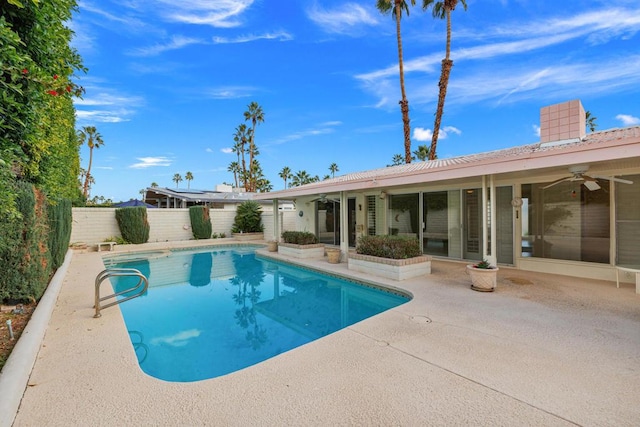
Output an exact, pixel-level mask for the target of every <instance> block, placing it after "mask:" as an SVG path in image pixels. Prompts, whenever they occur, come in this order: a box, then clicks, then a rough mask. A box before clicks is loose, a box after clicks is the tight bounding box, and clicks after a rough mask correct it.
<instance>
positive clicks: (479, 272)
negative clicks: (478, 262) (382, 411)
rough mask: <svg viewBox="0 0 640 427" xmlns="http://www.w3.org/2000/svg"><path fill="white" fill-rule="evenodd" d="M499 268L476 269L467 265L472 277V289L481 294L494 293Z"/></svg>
mask: <svg viewBox="0 0 640 427" xmlns="http://www.w3.org/2000/svg"><path fill="white" fill-rule="evenodd" d="M498 270H499V269H498V268H497V267H495V268H476V267H475V266H474V265H471V264H470V265H467V273H469V276H471V289H473V290H474V291H480V292H493V291H494V290H495V289H496V283H497V281H498Z"/></svg>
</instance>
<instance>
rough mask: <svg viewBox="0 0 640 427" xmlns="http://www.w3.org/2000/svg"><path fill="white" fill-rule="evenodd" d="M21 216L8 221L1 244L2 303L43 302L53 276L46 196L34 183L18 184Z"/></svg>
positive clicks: (5, 224)
mask: <svg viewBox="0 0 640 427" xmlns="http://www.w3.org/2000/svg"><path fill="white" fill-rule="evenodd" d="M15 191H16V207H17V210H18V212H19V216H18V217H16V218H13V219H8V220H7V221H5V222H4V224H3V227H2V229H3V230H2V231H3V236H2V244H0V271H2V275H0V300H3V301H11V302H28V301H35V300H39V299H40V297H41V296H42V294H43V293H44V291H45V289H46V288H47V284H48V282H49V278H50V276H51V271H52V269H51V259H50V257H49V250H48V245H47V228H48V227H47V214H46V210H47V209H46V208H47V206H46V197H45V196H44V194H43V193H41V192H39V191H37V190H36V189H35V188H34V187H33V185H32V184H29V183H26V182H17V183H16V184H15Z"/></svg>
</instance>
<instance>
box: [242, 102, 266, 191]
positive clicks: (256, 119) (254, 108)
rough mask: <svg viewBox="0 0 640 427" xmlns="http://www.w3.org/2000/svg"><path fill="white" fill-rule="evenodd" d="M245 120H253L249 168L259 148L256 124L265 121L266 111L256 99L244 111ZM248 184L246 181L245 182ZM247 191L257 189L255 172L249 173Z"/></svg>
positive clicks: (250, 136)
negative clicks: (256, 138) (256, 145)
mask: <svg viewBox="0 0 640 427" xmlns="http://www.w3.org/2000/svg"><path fill="white" fill-rule="evenodd" d="M244 119H245V121H247V120H251V133H250V134H249V168H250V169H251V168H252V167H253V166H252V165H253V158H254V156H255V155H257V154H258V150H257V149H256V148H255V142H254V136H255V132H256V125H257V124H258V123H262V122H264V111H263V110H262V107H261V106H260V105H259V104H258V103H257V102H255V101H253V102H251V103H250V104H249V105H248V106H247V111H245V112H244ZM245 186H246V183H245ZM247 191H252V192H255V191H256V177H255V176H253V174H251V173H250V174H249V188H248V189H247Z"/></svg>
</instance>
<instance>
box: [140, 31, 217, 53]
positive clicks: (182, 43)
mask: <svg viewBox="0 0 640 427" xmlns="http://www.w3.org/2000/svg"><path fill="white" fill-rule="evenodd" d="M194 44H206V42H205V41H204V40H200V39H196V38H192V37H184V36H179V35H178V36H173V37H172V38H171V40H169V41H168V42H166V43H164V44H155V45H153V46H149V47H142V48H137V49H132V50H130V51H129V52H128V54H129V55H132V56H155V55H159V54H161V53H163V52H166V51H169V50H177V49H182V48H183V47H187V46H191V45H194Z"/></svg>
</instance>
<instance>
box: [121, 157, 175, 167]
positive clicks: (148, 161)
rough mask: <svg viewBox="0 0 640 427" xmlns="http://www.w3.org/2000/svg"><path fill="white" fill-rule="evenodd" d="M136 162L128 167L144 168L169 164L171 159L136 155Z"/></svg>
mask: <svg viewBox="0 0 640 427" xmlns="http://www.w3.org/2000/svg"><path fill="white" fill-rule="evenodd" d="M136 160H139V162H138V163H134V164H132V165H130V166H129V167H130V168H131V169H146V168H151V167H155V166H171V160H170V159H168V158H166V157H138V158H137V159H136Z"/></svg>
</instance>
